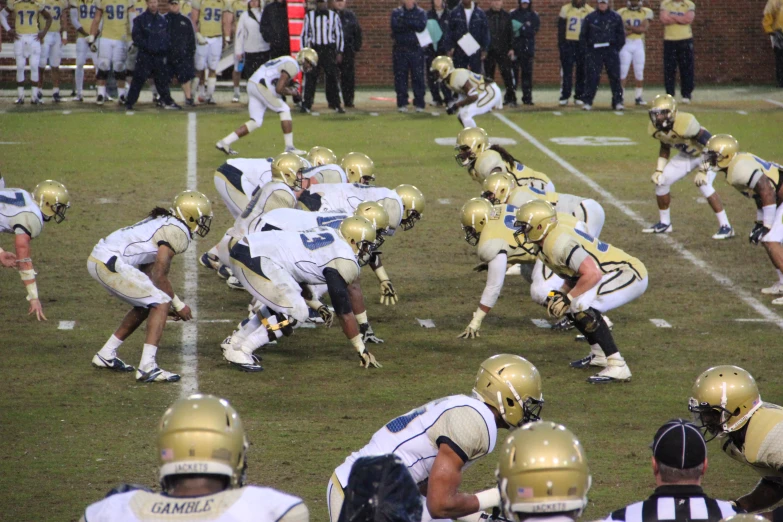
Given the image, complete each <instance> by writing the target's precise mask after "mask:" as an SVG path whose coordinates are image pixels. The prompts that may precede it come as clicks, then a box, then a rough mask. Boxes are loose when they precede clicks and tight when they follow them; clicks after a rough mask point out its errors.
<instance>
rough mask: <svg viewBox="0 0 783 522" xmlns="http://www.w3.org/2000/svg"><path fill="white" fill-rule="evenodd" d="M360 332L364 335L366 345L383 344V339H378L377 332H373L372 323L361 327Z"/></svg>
mask: <svg viewBox="0 0 783 522" xmlns="http://www.w3.org/2000/svg"><path fill="white" fill-rule="evenodd" d="M359 332H361V334H362V342H363V343H364V344H381V343H383V339H381V338H380V337H376V335H375V332H373V331H372V326H370V323H362V324H360V325H359Z"/></svg>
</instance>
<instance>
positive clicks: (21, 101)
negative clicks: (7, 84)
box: [14, 98, 24, 105]
mask: <svg viewBox="0 0 783 522" xmlns="http://www.w3.org/2000/svg"><path fill="white" fill-rule="evenodd" d="M14 105H24V98H17V99H16V101H15V102H14Z"/></svg>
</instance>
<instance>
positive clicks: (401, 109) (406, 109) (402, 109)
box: [397, 107, 408, 112]
mask: <svg viewBox="0 0 783 522" xmlns="http://www.w3.org/2000/svg"><path fill="white" fill-rule="evenodd" d="M397 112H408V108H407V107H397Z"/></svg>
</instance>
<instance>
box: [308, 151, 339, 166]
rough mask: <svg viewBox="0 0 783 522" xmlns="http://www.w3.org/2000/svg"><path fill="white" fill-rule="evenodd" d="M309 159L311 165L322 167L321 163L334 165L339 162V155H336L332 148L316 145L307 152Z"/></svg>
mask: <svg viewBox="0 0 783 522" xmlns="http://www.w3.org/2000/svg"><path fill="white" fill-rule="evenodd" d="M307 161H309V162H310V165H312V166H313V167H320V166H321V165H332V164H335V163H337V156H335V155H334V152H332V149H329V148H326V147H318V146H316V147H313V148H312V149H310V152H308V153H307Z"/></svg>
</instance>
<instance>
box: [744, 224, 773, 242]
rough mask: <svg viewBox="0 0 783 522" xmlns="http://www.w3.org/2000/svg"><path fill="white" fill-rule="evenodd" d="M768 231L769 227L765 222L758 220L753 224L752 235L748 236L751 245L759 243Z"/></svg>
mask: <svg viewBox="0 0 783 522" xmlns="http://www.w3.org/2000/svg"><path fill="white" fill-rule="evenodd" d="M767 232H769V229H768V228H767V227H765V226H764V224H763V223H759V222H758V221H756V223H755V224H754V225H753V230H751V231H750V237H748V241H750V244H751V245H758V244H759V241H761V238H762V237H764V236H765V235H766V234H767Z"/></svg>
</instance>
